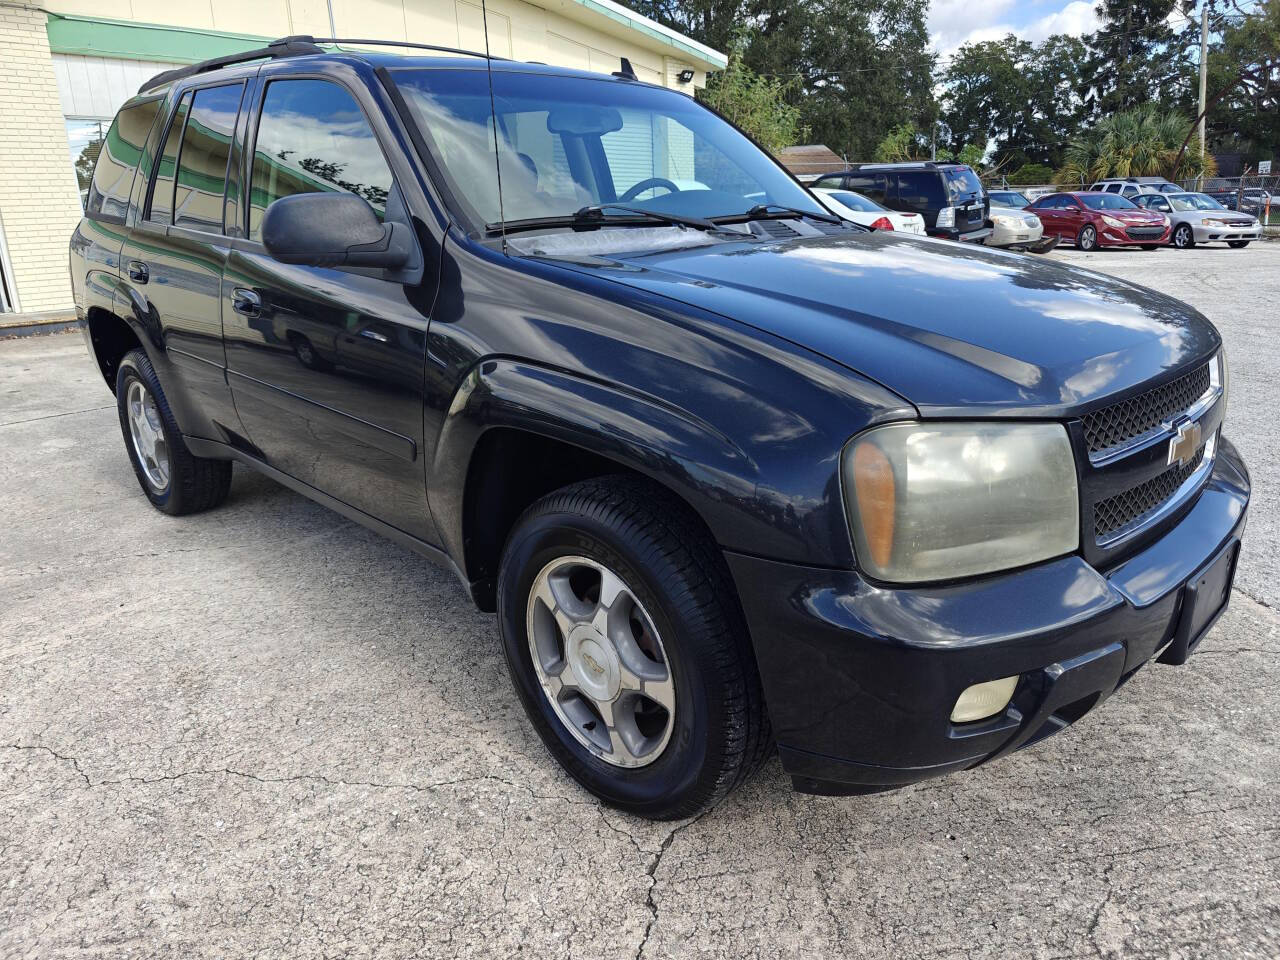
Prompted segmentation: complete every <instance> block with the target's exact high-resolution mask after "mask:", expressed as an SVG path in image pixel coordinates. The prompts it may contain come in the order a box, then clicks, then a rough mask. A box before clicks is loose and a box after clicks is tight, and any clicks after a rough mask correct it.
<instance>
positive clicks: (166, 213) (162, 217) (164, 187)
mask: <svg viewBox="0 0 1280 960" xmlns="http://www.w3.org/2000/svg"><path fill="white" fill-rule="evenodd" d="M190 110H191V93H190V91H188V92H187V93H186V94H184V95H183V97H182V102H181V103H180V104H178V109H177V110H175V111H174V112H173V120H172V121H170V123H169V134H168V136H166V137H165V140H164V150H163V152H162V153H161V154H160V167H159V169H157V170H156V181H155V184H154V186H153V187H152V188H151V207H150V211H149V212H148V214H147V219H148V220H151V221H154V222H155V223H163V224H169V223H173V175H174V172H175V171H176V170H177V169H178V146H179V144H181V143H182V128H183V127H185V126H186V125H187V114H188V112H190Z"/></svg>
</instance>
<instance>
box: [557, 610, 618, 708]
mask: <svg viewBox="0 0 1280 960" xmlns="http://www.w3.org/2000/svg"><path fill="white" fill-rule="evenodd" d="M567 646H568V650H567V651H566V652H567V654H568V660H569V666H570V668H571V669H572V670H573V675H574V677H575V678H576V679H577V681H578V686H579V687H581V688H582V689H583V690H585V691H586V692H587V693H589V694H590V695H591V696H592V697H594V698H595V699H597V700H612V699H613V698H614V697H616V696H617V695H618V688H619V687H620V686H621V677H620V671H619V667H618V655H617V653H616V652H614V649H613V644H611V643H610V642H609V641H608V639H606V638H605V637H602V636H601V635H600V634H598V633H597V632H596V631H595V629H594V628H593V627H591V626H590V625H588V624H583V625H582V626H581V627H578V628H577V629H576V630H574V631H573V632H572V633H570V634H569V638H568V644H567Z"/></svg>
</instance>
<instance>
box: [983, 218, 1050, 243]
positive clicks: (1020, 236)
mask: <svg viewBox="0 0 1280 960" xmlns="http://www.w3.org/2000/svg"><path fill="white" fill-rule="evenodd" d="M992 222H993V224H994V226H993V227H992V228H991V236H989V237H987V239H986V241H985V243H986V245H987V246H988V247H1029V246H1032V245H1033V244H1036V243H1039V242H1040V239H1041V238H1042V237H1043V236H1044V225H1043V224H1041V223H1040V222H1039V221H1037V222H1036V223H1035V224H1019V225H1018V226H1017V227H1016V228H1015V227H1010V226H1006V225H1005V224H1003V223H1000V222H998V221H994V220H993V221H992Z"/></svg>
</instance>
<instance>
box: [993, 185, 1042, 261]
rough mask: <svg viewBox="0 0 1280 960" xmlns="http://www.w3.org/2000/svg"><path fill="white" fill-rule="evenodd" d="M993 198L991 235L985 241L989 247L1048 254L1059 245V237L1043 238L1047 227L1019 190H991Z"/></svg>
mask: <svg viewBox="0 0 1280 960" xmlns="http://www.w3.org/2000/svg"><path fill="white" fill-rule="evenodd" d="M987 196H988V197H989V198H990V199H991V214H990V220H991V236H989V237H987V239H986V240H984V241H983V242H984V243H985V244H986V245H987V246H988V247H1005V248H1010V249H1015V250H1030V251H1031V252H1032V253H1046V252H1048V251H1049V250H1052V249H1053V248H1054V247H1056V246H1057V245H1058V238H1057V237H1048V238H1046V237H1045V235H1044V225H1043V224H1042V223H1041V222H1040V218H1039V217H1037V216H1036V215H1035V214H1034V213H1032V212H1031V211H1030V210H1024V209H1023V207H1025V206H1026V205H1027V203H1028V202H1029V201H1028V200H1027V198H1026V197H1024V196H1023V195H1022V194H1021V193H1018V192H1017V191H1016V190H989V191H988V192H987Z"/></svg>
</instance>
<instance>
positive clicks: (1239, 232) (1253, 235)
mask: <svg viewBox="0 0 1280 960" xmlns="http://www.w3.org/2000/svg"><path fill="white" fill-rule="evenodd" d="M1191 232H1192V233H1193V234H1195V238H1196V243H1213V242H1215V241H1218V240H1222V241H1227V240H1261V239H1262V226H1261V225H1260V224H1259V225H1258V226H1253V227H1219V226H1210V227H1206V226H1205V225H1204V224H1193V225H1192V227H1191Z"/></svg>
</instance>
